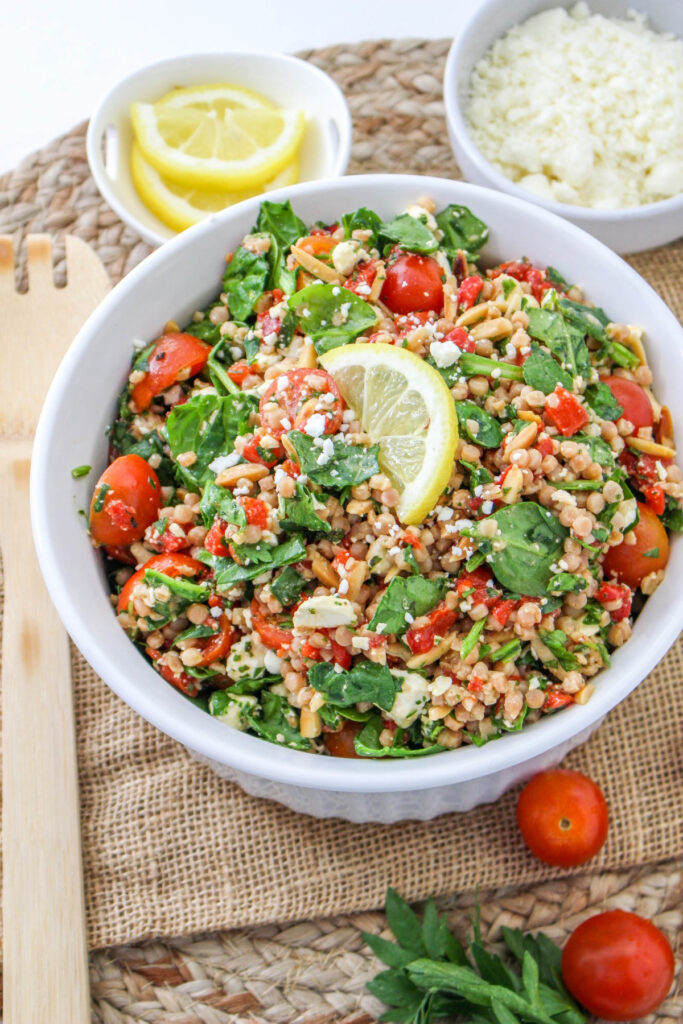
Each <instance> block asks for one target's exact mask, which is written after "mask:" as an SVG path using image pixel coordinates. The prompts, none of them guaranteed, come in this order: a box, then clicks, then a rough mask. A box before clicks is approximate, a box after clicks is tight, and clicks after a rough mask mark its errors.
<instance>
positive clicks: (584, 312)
mask: <svg viewBox="0 0 683 1024" xmlns="http://www.w3.org/2000/svg"><path fill="white" fill-rule="evenodd" d="M557 306H558V310H559V311H560V313H561V314H562V316H563V317H564V318H565V320H567V321H568V323H570V324H571V325H572V327H575V328H576V330H577V331H580V332H581V334H583V335H584V336H585V335H586V334H587V335H589V337H591V338H595V340H596V341H601V342H606V341H607V335H606V334H605V327H607V324H608V323H609V322H610V321H609V317H608V316H607V314H606V313H605V311H604V309H600V307H599V306H585V305H583V304H582V303H581V302H573V301H572V299H564V298H561V299H558V302H557Z"/></svg>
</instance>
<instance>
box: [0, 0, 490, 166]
mask: <svg viewBox="0 0 683 1024" xmlns="http://www.w3.org/2000/svg"><path fill="white" fill-rule="evenodd" d="M482 3H483V0H341V2H340V0H155V2H152V0H116V3H111V0H99V2H98V0H64V2H61V3H59V2H55V0H24V2H23V3H22V2H18V3H10V0H5V2H4V3H3V4H2V5H1V6H2V7H3V13H2V15H0V38H1V39H2V62H3V76H2V78H3V91H4V95H3V98H2V102H1V103H0V172H2V171H6V170H10V169H11V168H12V167H14V166H16V165H17V164H18V163H19V161H20V160H21V159H22V158H23V157H24V156H26V155H27V154H28V153H30V152H32V151H33V150H35V149H38V148H39V147H40V146H42V145H44V144H45V143H47V142H49V141H50V140H51V139H53V138H55V136H57V135H60V134H61V133H62V132H64V131H66V130H67V129H69V128H71V127H73V125H75V124H77V123H78V122H79V121H82V120H83V119H84V118H86V117H88V116H89V114H90V113H91V111H92V110H93V109H94V108H95V106H96V105H97V104H98V103H99V101H100V99H101V97H102V96H103V95H104V94H105V93H106V92H107V91H108V90H109V89H110V88H111V87H112V86H113V85H114V84H115V83H116V82H117V81H118V80H119V79H120V78H123V77H124V76H125V75H127V74H128V73H129V72H131V71H134V70H135V69H136V68H139V67H142V66H143V65H145V64H149V63H151V62H153V61H156V60H162V59H163V58H165V57H173V56H177V55H179V54H182V53H200V52H202V51H210V50H259V49H261V50H279V51H284V52H287V53H291V52H293V51H296V50H301V49H307V48H309V47H320V46H328V45H330V44H333V43H343V42H359V41H360V40H362V39H382V38H388V37H391V38H395V37H396V38H397V37H405V36H418V37H426V38H439V37H446V36H452V35H454V34H455V32H456V29H457V26H458V24H459V23H460V22H461V21H462V20H463V19H464V18H466V17H468V15H469V14H470V13H471V12H473V11H474V10H475V9H476V8H477V7H479V6H480V5H481V4H482Z"/></svg>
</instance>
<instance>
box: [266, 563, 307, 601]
mask: <svg viewBox="0 0 683 1024" xmlns="http://www.w3.org/2000/svg"><path fill="white" fill-rule="evenodd" d="M305 586H306V580H305V579H304V577H303V576H302V575H301V573H299V572H297V571H296V569H293V568H292V566H291V565H288V566H287V567H286V568H285V569H283V570H282V572H281V573H280V575H279V576H278V577H277V579H274V580H273V582H272V583H271V584H270V592H271V594H272V595H273V596H274V597H276V598H277V599H278V601H279V602H280V604H281V605H282V607H283V608H287V607H289V605H290V604H294V602H295V601H298V600H299V597H300V596H301V591H302V590H303V589H304V587H305Z"/></svg>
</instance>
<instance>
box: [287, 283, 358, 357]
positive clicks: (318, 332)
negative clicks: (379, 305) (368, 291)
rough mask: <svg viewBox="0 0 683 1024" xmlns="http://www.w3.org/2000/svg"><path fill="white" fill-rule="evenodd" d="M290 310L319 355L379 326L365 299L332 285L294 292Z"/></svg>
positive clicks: (321, 285)
mask: <svg viewBox="0 0 683 1024" xmlns="http://www.w3.org/2000/svg"><path fill="white" fill-rule="evenodd" d="M289 308H290V309H292V310H293V311H294V313H295V314H296V317H297V324H298V327H299V329H300V330H302V331H303V332H304V333H305V334H308V335H310V337H311V338H312V339H313V344H314V345H315V350H316V352H317V353H318V355H323V354H324V353H325V352H329V351H330V349H333V348H337V347H338V346H339V345H348V344H349V342H351V341H354V339H355V338H357V337H358V335H359V334H363V332H364V331H367V330H368V328H370V327H373V326H374V325H375V323H376V322H377V314H376V313H375V311H374V309H373V308H372V306H371V305H370V303H368V302H366V301H365V299H361V297H360V295H355V294H354V293H353V292H350V291H349V290H348V289H347V288H342V287H341V286H340V285H333V284H311V285H309V286H308V287H307V288H302V289H301V291H299V292H295V293H294V295H292V297H291V298H290V299H289Z"/></svg>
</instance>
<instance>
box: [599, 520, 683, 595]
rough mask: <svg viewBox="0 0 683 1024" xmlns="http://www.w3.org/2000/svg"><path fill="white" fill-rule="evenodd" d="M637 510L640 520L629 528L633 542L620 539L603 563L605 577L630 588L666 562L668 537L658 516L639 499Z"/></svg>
mask: <svg viewBox="0 0 683 1024" xmlns="http://www.w3.org/2000/svg"><path fill="white" fill-rule="evenodd" d="M638 511H639V513H640V522H639V523H636V525H635V527H634V529H633V531H632V533H633V535H634V536H635V538H636V542H635V544H627V543H626V541H622V543H621V544H618V545H617V546H616V547H613V548H608V550H607V554H606V555H605V557H604V559H603V563H602V569H603V572H604V574H605V577H606V578H607V579H610V578H611V577H612V576H614V577H616V579H617V580H619V582H620V583H627V584H628V586H629V587H631V589H632V590H635V589H636V588H637V587H639V586H640V584H641V583H642V582H643V580H644V579H645V577H646V576H647V575H648V574H649V573H651V572H655V571H656V570H658V569H663V568H664V567H665V566H666V563H667V562H668V561H669V538H668V537H667V534H666V530H665V529H664V525H663V523H662V521H661V519H658V518H657V516H656V515H655V513H654V512H653V511H652V509H650V508H648V507H647V505H645V504H644V503H643V502H642V501H639V502H638Z"/></svg>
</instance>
